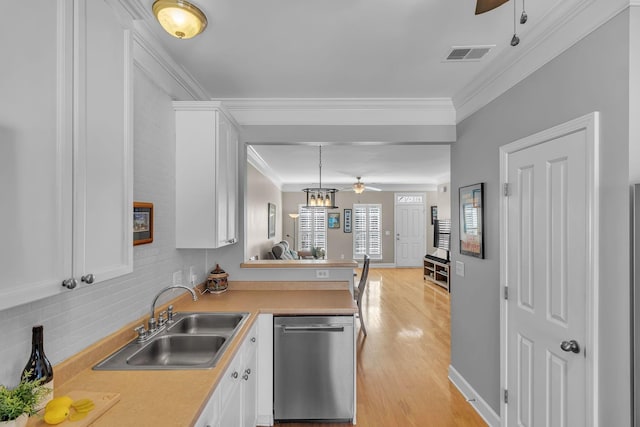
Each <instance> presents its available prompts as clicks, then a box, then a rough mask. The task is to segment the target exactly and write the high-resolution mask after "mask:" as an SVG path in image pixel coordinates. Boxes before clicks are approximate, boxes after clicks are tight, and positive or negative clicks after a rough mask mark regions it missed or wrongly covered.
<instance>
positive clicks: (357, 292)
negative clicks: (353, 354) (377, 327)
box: [353, 254, 371, 337]
mask: <svg viewBox="0 0 640 427" xmlns="http://www.w3.org/2000/svg"><path fill="white" fill-rule="evenodd" d="M370 259H371V258H369V255H367V254H365V255H364V264H363V265H362V274H361V275H360V282H358V287H357V288H355V289H354V290H353V294H354V295H353V297H354V299H355V300H356V304H357V305H358V317H359V318H360V325H361V326H362V332H363V333H364V336H365V337H366V336H367V328H366V327H365V326H364V318H363V317H362V295H364V289H365V288H366V287H367V276H369V261H370Z"/></svg>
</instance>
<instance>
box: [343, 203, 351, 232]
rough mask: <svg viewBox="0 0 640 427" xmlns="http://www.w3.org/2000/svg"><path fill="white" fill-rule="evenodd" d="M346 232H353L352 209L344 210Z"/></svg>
mask: <svg viewBox="0 0 640 427" xmlns="http://www.w3.org/2000/svg"><path fill="white" fill-rule="evenodd" d="M343 231H344V232H345V233H351V209H345V210H344V230H343Z"/></svg>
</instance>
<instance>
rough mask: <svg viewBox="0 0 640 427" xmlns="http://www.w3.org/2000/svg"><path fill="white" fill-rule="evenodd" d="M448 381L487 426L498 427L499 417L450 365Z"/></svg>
mask: <svg viewBox="0 0 640 427" xmlns="http://www.w3.org/2000/svg"><path fill="white" fill-rule="evenodd" d="M449 381H451V382H452V383H453V385H455V386H456V387H457V389H458V390H460V393H462V395H463V396H464V398H465V399H466V400H467V402H469V404H471V406H473V409H475V410H476V412H477V413H478V414H479V415H480V416H481V417H482V419H483V420H484V421H485V422H486V423H487V424H489V426H491V427H500V417H499V416H498V414H496V413H495V412H494V411H493V409H492V408H491V406H489V405H488V404H487V402H485V401H484V399H483V398H482V397H480V395H479V394H478V393H476V391H475V390H474V389H473V387H471V384H469V383H468V382H467V380H465V379H464V377H463V376H462V375H460V373H459V372H458V371H456V368H454V367H453V366H451V365H449Z"/></svg>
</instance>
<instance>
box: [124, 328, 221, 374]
mask: <svg viewBox="0 0 640 427" xmlns="http://www.w3.org/2000/svg"><path fill="white" fill-rule="evenodd" d="M226 341H227V338H226V337H222V336H218V335H161V336H159V337H158V338H156V339H154V340H152V341H151V342H150V343H149V345H146V346H144V347H143V348H141V349H140V350H138V351H137V352H136V353H134V354H133V355H132V356H131V357H129V358H128V359H127V364H128V365H133V366H154V367H155V366H190V367H197V366H204V367H206V366H207V365H208V364H209V363H210V362H211V361H212V359H215V358H216V357H219V356H220V355H221V354H220V352H219V350H220V348H222V346H223V345H224V343H225V342H226Z"/></svg>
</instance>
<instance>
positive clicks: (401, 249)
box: [395, 193, 426, 267]
mask: <svg viewBox="0 0 640 427" xmlns="http://www.w3.org/2000/svg"><path fill="white" fill-rule="evenodd" d="M395 197H396V219H395V223H396V224H395V227H396V266H397V267H421V266H422V265H423V259H424V254H425V245H426V235H425V229H426V224H425V221H426V216H425V206H426V205H425V194H424V193H415V194H413V193H409V194H396V196H395Z"/></svg>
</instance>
